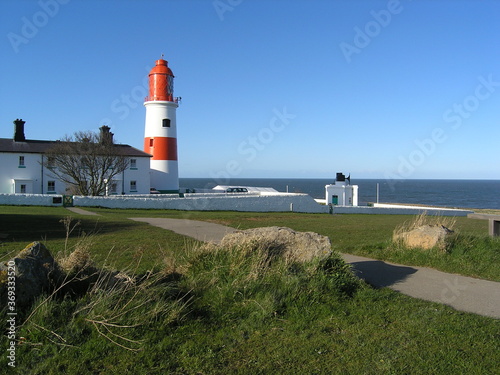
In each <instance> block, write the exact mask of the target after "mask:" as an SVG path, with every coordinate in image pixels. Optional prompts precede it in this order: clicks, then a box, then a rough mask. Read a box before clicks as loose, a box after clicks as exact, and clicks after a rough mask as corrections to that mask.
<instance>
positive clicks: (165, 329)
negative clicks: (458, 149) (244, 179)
mask: <svg viewBox="0 0 500 375" xmlns="http://www.w3.org/2000/svg"><path fill="white" fill-rule="evenodd" d="M92 211H93V212H96V213H98V214H100V215H101V216H81V215H76V214H73V213H71V212H69V211H67V210H65V209H63V208H45V207H43V208H42V207H9V206H1V207H0V234H8V237H7V239H6V240H4V242H3V243H2V244H1V245H0V259H7V258H8V257H10V256H13V255H14V254H16V253H17V252H18V251H19V250H20V249H22V248H24V247H25V246H26V244H27V243H29V242H32V241H36V240H38V241H42V242H44V243H45V245H46V246H47V247H48V248H49V249H50V250H51V252H52V253H53V254H57V253H60V254H67V253H69V252H70V251H72V250H73V249H74V247H75V246H78V243H79V241H82V237H83V238H84V241H88V242H89V243H91V252H92V257H93V258H94V259H95V261H96V263H97V264H99V265H107V266H109V267H113V268H116V269H134V272H135V273H136V274H141V275H145V274H146V271H148V270H154V271H155V272H154V273H153V275H154V276H151V279H150V281H147V282H144V283H143V284H142V285H138V286H137V287H134V288H132V287H131V289H130V290H125V291H122V292H119V293H118V292H117V293H115V292H113V293H102V292H99V291H96V292H95V293H91V294H89V295H88V296H83V297H81V298H73V299H64V300H60V299H52V300H49V301H48V302H43V301H39V302H37V304H36V305H35V307H34V308H35V310H34V313H33V315H32V317H31V318H30V319H29V320H28V322H26V323H25V324H24V325H23V326H22V327H20V330H19V337H21V336H22V337H24V338H25V339H23V343H22V344H19V345H18V352H17V367H18V368H17V370H18V371H20V372H24V373H29V374H60V373H68V374H86V373H94V374H99V373H104V374H108V373H109V374H115V373H116V374H118V373H120V374H125V373H130V374H335V373H343V374H388V373H389V374H410V373H411V374H443V373H450V374H456V373H460V374H465V373H467V374H495V373H498V372H497V371H498V370H497V366H498V362H499V361H500V353H499V352H498V342H499V339H500V330H499V321H498V320H495V319H491V318H486V317H481V316H477V315H474V314H468V313H462V312H457V311H455V310H453V309H451V308H449V307H447V306H444V305H440V304H436V303H430V302H425V301H421V300H416V299H412V298H410V297H406V296H404V295H401V294H398V293H395V292H393V291H391V290H389V289H381V290H374V289H372V288H370V287H368V286H366V285H363V284H361V283H359V282H358V281H356V280H355V279H353V278H351V276H350V274H349V272H346V269H345V265H343V264H342V262H340V261H339V260H338V258H335V257H332V258H331V259H330V260H329V263H327V264H321V263H320V264H315V265H314V267H313V268H311V267H309V268H307V267H305V266H304V267H302V266H297V265H293V266H291V265H286V264H282V263H280V262H273V263H272V264H270V265H269V266H266V267H261V265H262V264H263V262H262V259H260V258H258V255H255V256H253V255H249V256H248V257H246V258H244V261H242V257H241V256H239V254H236V253H234V252H231V251H228V252H224V251H221V252H215V253H209V252H199V251H197V249H198V247H199V246H200V244H199V243H197V242H196V241H194V240H189V239H186V238H184V237H183V236H180V235H177V234H175V233H172V232H169V231H166V230H163V229H160V228H155V227H152V226H150V225H148V224H145V223H140V222H134V221H130V220H127V218H128V217H170V218H183V219H193V220H206V221H212V222H218V223H222V224H226V225H230V226H233V227H236V228H241V229H246V228H252V227H260V226H270V225H279V226H288V227H291V228H293V229H295V230H300V231H314V232H318V233H321V234H324V235H328V236H329V237H330V239H331V240H332V243H333V246H334V248H335V249H336V250H338V251H342V252H349V253H353V254H359V255H366V256H371V257H376V258H379V259H390V260H393V261H397V262H400V263H406V264H421V265H426V262H428V263H429V265H430V266H432V267H436V268H441V269H444V270H446V269H447V267H450V269H452V270H459V271H462V270H465V271H464V272H462V273H465V274H471V275H477V276H481V277H485V278H490V279H493V280H498V279H500V277H499V275H498V272H499V271H498V268H499V267H498V263H499V262H498V260H499V259H498V252H499V250H498V249H499V248H500V246H499V242H498V241H496V242H495V241H493V242H488V241H489V240H488V239H487V237H486V235H487V222H486V221H482V220H472V219H466V218H458V219H457V223H456V225H455V228H456V229H457V231H458V232H459V233H460V234H461V235H463V236H464V238H465V240H464V241H465V242H467V241H468V242H469V243H468V244H467V243H466V244H460V246H458V245H457V250H456V251H455V252H453V251H452V252H451V253H437V252H436V253H427V254H425V256H416V255H411V254H401V253H404V251H402V250H401V249H394V248H391V246H390V243H389V240H390V238H391V236H392V231H393V230H394V228H395V227H396V226H397V225H400V224H402V223H403V222H404V221H407V220H410V219H411V218H410V217H405V216H389V215H388V216H379V215H336V216H331V215H313V214H311V215H309V214H296V213H276V214H266V213H237V212H182V211H152V210H151V211H146V210H137V211H134V210H107V209H92ZM67 216H72V217H73V221H72V222H71V223H70V224H69V225H68V228H69V229H66V228H65V227H64V225H63V224H62V223H60V220H61V219H63V218H64V217H67ZM68 231H70V232H71V233H70V234H69V235H68ZM478 243H479V244H481V247H482V249H481V250H480V251H477V250H475V249H474V248H475V247H477V246H478ZM467 246H469V247H470V248H467ZM428 258H431V259H430V260H429V259H428ZM485 258H486V259H485ZM136 264H139V266H137V267H136V266H135V265H136ZM256 265H257V266H258V267H257V266H256ZM311 269H312V271H311ZM453 272H455V271H453ZM457 272H458V271H457ZM148 275H149V273H148ZM249 275H254V276H252V277H250V276H249ZM148 280H149V279H148ZM28 313H29V312H24V316H26V315H27V314H28ZM0 349H1V350H2V352H3V353H5V352H6V350H5V349H6V339H5V337H3V338H2V345H1V346H0ZM0 367H1V368H2V369H3V368H8V367H7V360H6V358H5V355H2V357H0Z"/></svg>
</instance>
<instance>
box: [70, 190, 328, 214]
mask: <svg viewBox="0 0 500 375" xmlns="http://www.w3.org/2000/svg"><path fill="white" fill-rule="evenodd" d="M74 205H75V206H79V207H106V208H137V209H142V208H145V209H172V210H187V211H247V212H283V211H294V212H308V213H326V212H328V207H326V206H321V205H319V204H317V203H316V202H315V201H314V199H313V198H311V197H310V196H309V195H307V194H282V195H231V194H224V195H221V196H213V195H210V196H205V195H202V196H196V197H190V196H186V197H184V198H179V197H164V196H156V197H154V198H153V197H148V198H137V197H132V196H114V197H81V196H75V197H74Z"/></svg>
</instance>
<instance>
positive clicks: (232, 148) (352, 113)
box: [0, 0, 500, 179]
mask: <svg viewBox="0 0 500 375" xmlns="http://www.w3.org/2000/svg"><path fill="white" fill-rule="evenodd" d="M0 35H1V51H2V56H1V59H0V68H1V69H0V71H1V72H2V73H1V88H0V103H1V111H0V120H1V126H0V137H2V138H8V137H11V136H12V133H13V124H12V121H13V120H14V119H16V118H23V119H24V120H25V121H26V125H25V127H26V130H25V134H26V137H27V138H29V139H59V138H61V137H63V136H64V135H65V134H72V133H73V132H75V131H79V130H94V131H97V130H98V128H99V127H100V126H101V125H103V124H106V125H109V126H111V128H112V131H113V132H114V133H115V138H116V140H117V141H119V142H120V143H126V144H130V145H132V146H134V147H137V148H139V149H141V148H142V144H143V137H144V115H145V109H144V106H143V97H144V96H145V95H146V88H145V82H146V81H145V79H146V77H147V73H148V71H149V69H150V68H151V67H152V66H153V64H154V61H155V60H156V59H158V58H159V57H160V56H161V54H165V59H166V60H168V61H169V66H170V68H171V69H172V71H173V72H174V74H175V76H176V78H175V95H176V96H181V97H182V104H181V105H180V107H179V108H178V110H177V129H178V148H179V173H180V176H181V177H220V178H222V177H227V176H230V177H283V178H285V177H289V178H301V177H304V178H323V177H325V178H331V177H334V175H335V172H338V171H343V172H344V173H351V174H352V176H353V177H355V178H388V179H395V178H405V179H411V178H466V179H476V178H478V179H479V178H483V179H500V147H499V141H500V48H499V47H498V45H499V44H498V35H500V1H494V0H493V1H491V0H482V1H477V0H413V1H410V0H399V1H398V0H389V1H363V0H356V1H354V0H335V1H332V0H328V1H319V0H317V1H314V0H304V1H299V0H288V1H285V0H265V1H264V0H171V1H160V0H142V1H139V0H134V1H127V0H121V1H114V0H99V1H92V0H85V1H83V0H40V1H32V0H4V1H2V2H1V3H0Z"/></svg>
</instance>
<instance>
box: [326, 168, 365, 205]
mask: <svg viewBox="0 0 500 375" xmlns="http://www.w3.org/2000/svg"><path fill="white" fill-rule="evenodd" d="M346 180H347V181H346ZM325 191H326V197H325V198H326V204H331V205H334V206H357V205H358V185H351V178H350V176H349V177H347V178H346V177H345V176H344V175H343V174H342V173H337V178H336V180H335V182H334V183H333V184H331V185H326V186H325Z"/></svg>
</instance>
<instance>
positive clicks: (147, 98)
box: [144, 95, 182, 104]
mask: <svg viewBox="0 0 500 375" xmlns="http://www.w3.org/2000/svg"><path fill="white" fill-rule="evenodd" d="M155 100H157V99H151V97H150V96H149V95H148V96H146V97H145V98H144V101H145V102H150V101H155ZM181 100H182V98H181V97H180V96H174V97H173V98H172V100H165V101H166V102H173V103H175V104H179V103H180V102H181Z"/></svg>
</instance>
